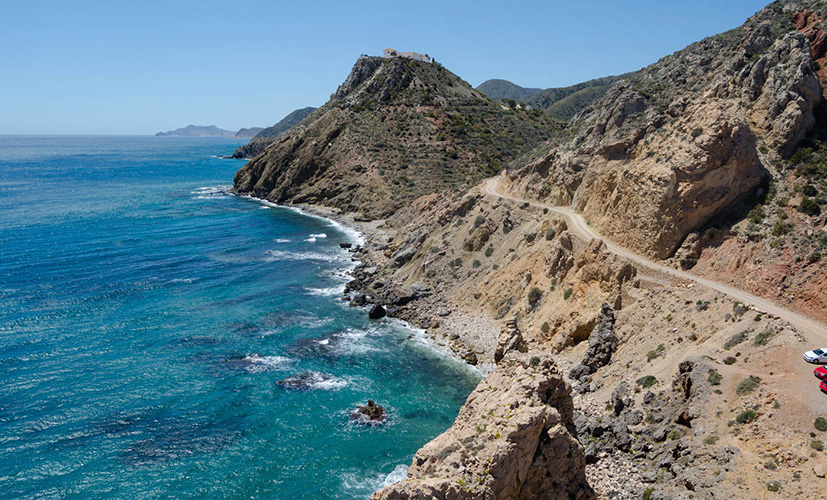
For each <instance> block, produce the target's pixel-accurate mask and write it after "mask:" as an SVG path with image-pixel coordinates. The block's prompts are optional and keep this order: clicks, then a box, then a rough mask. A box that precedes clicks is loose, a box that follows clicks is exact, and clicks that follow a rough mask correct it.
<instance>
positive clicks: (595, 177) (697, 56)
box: [510, 3, 822, 258]
mask: <svg viewBox="0 0 827 500" xmlns="http://www.w3.org/2000/svg"><path fill="white" fill-rule="evenodd" d="M800 7H801V6H800V5H798V4H794V3H786V4H785V3H775V4H772V5H771V6H770V7H767V8H766V9H764V10H763V11H761V12H760V13H758V14H756V16H754V17H753V18H752V19H750V20H749V21H748V22H747V23H746V24H745V25H744V26H743V27H740V28H737V29H735V30H732V31H730V32H727V33H723V34H721V35H717V36H714V37H710V38H707V39H704V40H702V41H700V42H697V43H695V44H693V45H691V46H689V47H687V48H686V49H684V50H682V51H679V52H677V53H675V54H673V55H671V56H668V57H665V58H663V59H662V60H660V61H658V62H657V63H655V64H653V65H652V66H649V67H648V68H645V69H643V70H641V71H640V72H638V73H636V74H634V75H633V76H632V77H631V78H630V79H629V80H625V81H621V82H619V83H617V84H616V85H615V86H614V87H612V89H611V90H610V91H609V92H608V93H607V94H606V95H605V96H604V97H603V98H602V99H600V100H599V101H597V102H596V103H595V104H594V105H593V107H592V108H591V109H590V110H587V111H586V112H583V113H581V114H579V115H578V116H576V117H575V118H574V119H573V120H572V122H571V123H570V134H571V135H570V138H568V139H565V140H561V141H558V142H557V143H556V144H554V145H552V146H545V147H544V148H543V149H540V150H538V151H537V156H536V157H537V158H538V159H537V160H536V161H533V162H531V163H529V164H527V165H525V166H523V167H521V168H516V169H514V170H512V171H511V172H510V179H511V181H512V183H513V190H514V191H515V192H517V193H521V194H523V195H527V196H530V197H534V198H538V199H541V200H546V201H549V202H552V203H555V204H561V205H571V206H572V207H573V208H575V209H576V210H578V211H581V212H583V213H584V214H585V215H586V217H587V219H588V220H589V221H590V223H591V224H592V225H593V226H596V227H597V228H599V230H601V231H602V232H604V234H606V235H610V236H611V237H612V238H613V239H615V240H616V241H618V242H619V243H621V244H623V245H625V246H627V247H629V248H632V249H634V250H637V251H639V252H642V253H645V254H648V255H650V256H654V257H658V258H666V257H669V256H671V255H672V254H673V253H674V251H675V250H676V249H677V248H678V246H679V245H680V244H681V242H682V240H683V239H684V237H685V236H686V235H687V234H688V233H689V232H691V231H692V230H694V229H696V228H699V227H701V226H703V225H704V224H705V223H707V222H708V221H709V220H710V219H711V218H712V217H714V216H716V215H717V214H720V213H721V212H722V211H724V210H725V209H727V208H728V207H730V206H731V205H732V204H733V203H735V202H736V201H739V200H742V199H744V198H745V197H747V196H749V195H752V194H754V193H755V192H756V189H757V188H758V186H759V184H761V182H762V180H763V179H765V178H769V177H770V176H771V175H772V172H773V171H774V170H775V169H774V168H773V163H774V162H775V161H776V160H777V159H778V158H782V157H787V156H789V155H790V154H791V153H792V152H793V151H794V149H795V147H796V146H797V145H798V144H799V143H800V142H801V141H802V139H804V137H805V135H806V133H807V132H808V131H809V130H811V129H812V127H813V125H814V123H815V119H814V114H813V110H814V108H815V107H816V106H818V105H819V104H820V103H821V102H822V90H821V85H820V82H819V77H818V75H817V74H816V70H815V68H816V66H814V64H813V60H812V54H811V48H810V44H809V43H808V38H807V37H806V36H805V35H804V34H802V33H800V32H798V31H796V29H795V26H794V25H793V17H794V16H795V9H796V8H800ZM814 31H817V30H814ZM818 36H819V35H812V34H811V37H812V38H818Z"/></svg>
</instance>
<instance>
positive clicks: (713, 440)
mask: <svg viewBox="0 0 827 500" xmlns="http://www.w3.org/2000/svg"><path fill="white" fill-rule="evenodd" d="M719 439H721V438H720V437H718V436H708V437H707V438H706V439H704V444H709V445H712V444H715V443H717V442H718V440H719Z"/></svg>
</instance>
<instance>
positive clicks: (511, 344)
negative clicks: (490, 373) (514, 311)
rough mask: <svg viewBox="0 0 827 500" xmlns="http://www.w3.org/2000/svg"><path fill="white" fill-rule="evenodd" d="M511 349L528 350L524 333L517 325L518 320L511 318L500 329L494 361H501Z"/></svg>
mask: <svg viewBox="0 0 827 500" xmlns="http://www.w3.org/2000/svg"><path fill="white" fill-rule="evenodd" d="M510 351H518V352H526V351H528V345H527V344H526V343H525V340H523V334H522V333H521V332H520V329H519V328H518V327H517V320H516V319H510V320H508V321H507V322H506V323H505V327H504V328H503V329H502V330H501V331H500V337H499V339H498V341H497V349H496V350H495V351H494V362H495V363H499V362H500V361H502V359H503V358H504V357H505V355H506V354H507V353H509V352H510Z"/></svg>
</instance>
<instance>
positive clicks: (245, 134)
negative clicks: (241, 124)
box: [233, 127, 264, 139]
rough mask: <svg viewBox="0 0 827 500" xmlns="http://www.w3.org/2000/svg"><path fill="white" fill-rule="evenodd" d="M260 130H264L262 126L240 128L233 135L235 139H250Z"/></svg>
mask: <svg viewBox="0 0 827 500" xmlns="http://www.w3.org/2000/svg"><path fill="white" fill-rule="evenodd" d="M262 130H264V129H263V128H262V127H250V128H242V129H240V130H239V131H238V132H236V133H235V135H234V136H233V137H235V138H237V139H252V138H253V137H255V136H256V134H258V133H260V132H261V131H262Z"/></svg>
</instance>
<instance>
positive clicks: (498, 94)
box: [477, 79, 543, 102]
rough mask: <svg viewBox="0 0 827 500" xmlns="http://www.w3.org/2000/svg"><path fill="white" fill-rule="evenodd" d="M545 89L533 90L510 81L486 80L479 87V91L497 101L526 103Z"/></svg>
mask: <svg viewBox="0 0 827 500" xmlns="http://www.w3.org/2000/svg"><path fill="white" fill-rule="evenodd" d="M542 90H543V89H532V88H526V87H520V86H519V85H517V84H515V83H511V82H509V81H508V80H497V79H493V80H486V81H484V82H482V83H481V84H479V85H478V86H477V91H479V92H482V93H483V94H485V95H487V96H488V97H490V98H491V99H493V100H495V101H502V100H503V99H511V100H514V101H517V102H526V101H528V100H529V99H531V98H532V97H534V96H535V95H537V94H539V93H540V92H542Z"/></svg>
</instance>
